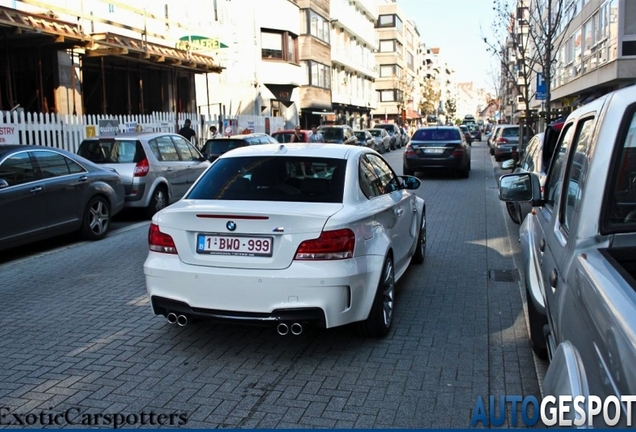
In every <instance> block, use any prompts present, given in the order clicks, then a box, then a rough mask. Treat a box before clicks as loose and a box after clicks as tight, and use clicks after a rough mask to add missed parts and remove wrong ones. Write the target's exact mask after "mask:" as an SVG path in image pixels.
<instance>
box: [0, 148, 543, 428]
mask: <svg viewBox="0 0 636 432" xmlns="http://www.w3.org/2000/svg"><path fill="white" fill-rule="evenodd" d="M400 155H401V151H398V152H392V153H390V154H388V155H386V157H387V159H388V160H389V161H390V162H391V163H392V164H393V165H394V166H395V167H396V170H398V172H400V171H399V169H400V168H399V167H401V159H400V158H401V156H400ZM493 167H494V165H493V162H492V161H491V157H490V156H489V155H488V153H487V148H486V146H485V144H484V143H476V144H475V145H474V146H473V156H472V168H473V169H472V172H471V176H470V178H469V179H468V180H463V179H458V178H456V177H455V176H452V175H446V174H441V175H434V176H425V177H423V178H422V180H423V187H422V188H421V189H420V191H419V192H418V193H419V194H420V195H421V196H423V197H424V198H425V199H426V201H427V216H428V250H427V261H426V263H425V264H424V265H423V266H419V267H413V268H411V269H410V270H409V271H408V272H407V273H406V275H405V276H404V277H403V279H402V280H401V281H400V282H399V284H398V288H399V292H398V297H397V304H396V316H395V322H394V327H393V330H392V332H391V333H390V334H389V336H388V337H386V338H385V339H381V340H378V339H371V338H364V337H361V336H358V335H357V334H356V332H355V331H354V330H353V329H351V328H349V327H344V328H339V329H333V330H328V331H325V330H310V331H307V332H305V333H303V335H301V336H299V337H293V336H289V337H281V336H279V335H278V334H277V333H276V332H275V331H274V329H271V328H259V327H243V326H236V325H226V324H215V323H205V322H203V323H201V322H197V323H195V324H193V325H190V326H188V327H185V328H180V327H176V326H170V325H168V324H167V323H166V321H165V319H162V318H160V317H155V316H153V315H152V314H151V311H150V307H149V305H148V301H147V298H146V294H145V286H144V279H143V271H142V264H143V261H144V259H145V257H146V248H147V246H146V235H147V227H145V226H144V227H138V228H135V229H131V230H129V231H127V232H119V233H114V234H113V235H112V236H110V237H108V238H107V239H105V240H103V241H101V242H97V243H82V244H79V245H71V246H70V247H67V248H65V249H64V250H60V251H53V252H51V253H47V254H44V255H42V256H35V257H30V258H27V259H20V260H16V261H10V262H8V263H5V264H3V265H1V266H0V280H1V281H2V282H1V285H0V298H1V299H2V312H1V314H0V409H2V412H0V415H2V414H4V415H5V417H3V418H2V419H3V422H5V423H7V422H10V421H14V422H15V421H16V419H15V417H12V416H11V413H17V414H20V415H23V417H21V418H22V420H25V419H26V417H24V416H26V414H29V413H30V414H31V417H30V418H31V419H33V418H34V417H33V415H35V414H37V415H39V412H40V411H42V410H45V412H46V413H52V414H56V413H61V412H65V411H66V410H68V409H71V413H72V415H71V417H73V416H74V415H76V414H78V413H79V414H86V413H93V414H108V413H124V414H135V415H138V416H139V415H140V414H141V413H142V412H144V413H149V412H154V413H155V414H160V413H161V414H167V415H169V414H171V413H174V414H179V413H185V414H187V423H186V425H185V426H186V427H198V428H215V427H232V428H235V427H240V428H283V427H285V428H291V427H294V428H297V427H322V428H396V427H399V428H429V427H435V428H448V427H464V428H465V427H469V426H470V420H471V416H472V410H473V408H474V406H475V402H476V399H477V397H478V396H483V397H484V398H486V397H487V396H488V395H491V394H492V395H504V394H520V395H524V396H527V395H535V396H537V397H539V395H540V392H539V383H538V380H537V373H536V372H535V365H534V361H533V356H532V352H531V349H530V346H529V343H528V341H527V331H526V323H525V319H524V314H523V300H522V297H521V294H520V290H519V286H518V284H517V283H516V282H506V281H497V280H495V279H494V278H493V277H491V276H495V275H497V276H502V275H503V276H507V273H506V272H495V271H498V270H513V269H514V268H515V264H514V261H513V249H512V248H511V243H510V241H509V235H508V229H509V228H510V227H512V228H513V229H516V227H514V226H512V225H510V224H509V223H508V220H507V215H504V213H503V211H502V209H503V207H502V205H501V203H500V202H499V201H498V199H497V194H496V192H497V191H496V188H495V186H496V182H495V178H494V172H493ZM504 216H505V217H504ZM515 236H516V233H512V234H511V237H512V238H514V237H515ZM500 279H501V278H500ZM18 417H19V416H18ZM73 418H74V419H75V420H76V421H77V420H78V419H81V418H82V417H81V416H79V417H73ZM94 418H95V417H94ZM131 419H134V418H133V417H131ZM165 419H166V418H164V420H165ZM44 420H46V418H45V419H44ZM102 420H103V419H102ZM173 420H175V421H176V423H174V424H173V426H178V425H179V423H178V422H179V420H178V418H177V417H174V418H173ZM60 422H61V425H62V426H66V423H65V420H64V421H60ZM135 426H136V425H128V426H127V427H135ZM0 427H1V426H0Z"/></svg>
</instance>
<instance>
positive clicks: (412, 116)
mask: <svg viewBox="0 0 636 432" xmlns="http://www.w3.org/2000/svg"><path fill="white" fill-rule="evenodd" d="M406 118H407V119H409V120H416V119H419V118H422V116H421V115H420V113H418V112H417V111H415V110H411V109H410V110H407V111H406Z"/></svg>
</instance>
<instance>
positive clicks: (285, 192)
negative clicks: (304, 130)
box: [144, 144, 426, 336]
mask: <svg viewBox="0 0 636 432" xmlns="http://www.w3.org/2000/svg"><path fill="white" fill-rule="evenodd" d="M280 146H281V144H277V145H264V146H259V147H258V148H256V147H243V148H240V149H237V150H235V151H232V152H229V153H226V154H224V155H222V156H221V157H220V158H219V159H218V160H217V161H216V162H215V163H214V164H213V165H212V166H211V167H210V169H209V170H208V171H206V172H205V174H203V175H202V176H201V178H200V179H199V180H198V181H197V183H196V184H195V185H194V187H193V188H192V189H191V190H190V191H189V192H188V195H187V196H186V197H184V199H183V200H181V201H180V202H178V203H176V204H174V205H172V206H170V207H168V208H166V209H164V210H163V211H161V212H160V213H158V214H157V215H155V217H154V218H153V221H152V224H151V225H150V230H149V237H148V239H149V249H150V251H149V253H148V258H147V259H146V262H145V264H144V273H145V277H146V287H147V290H148V295H149V299H150V304H151V305H152V309H153V311H154V313H155V314H157V315H163V316H165V317H166V318H167V319H168V322H170V323H177V324H178V325H186V324H187V323H188V322H189V320H190V319H191V318H192V317H200V318H210V319H223V320H236V321H238V322H241V323H244V322H251V323H261V324H270V325H274V326H276V328H277V330H278V333H279V334H281V335H285V334H288V333H291V334H300V333H301V332H302V331H303V328H304V327H305V326H306V325H310V324H314V325H317V326H319V327H325V328H331V327H337V326H341V325H345V324H349V323H354V322H359V323H360V324H359V325H360V328H361V330H362V331H363V332H364V333H365V334H368V335H371V336H384V335H386V334H387V333H388V332H389V330H390V328H391V325H392V323H393V311H394V304H395V303H394V302H395V284H396V282H397V280H398V279H399V278H400V277H401V276H402V275H403V274H404V271H405V270H406V268H407V267H408V266H409V264H410V263H411V262H413V263H415V264H420V263H422V262H423V261H424V255H425V249H426V216H425V215H426V208H425V204H424V201H423V200H422V199H421V198H419V197H418V196H417V195H416V194H415V193H414V192H413V190H414V189H417V188H418V187H419V186H420V181H419V180H418V179H417V178H415V177H409V176H397V175H396V174H395V173H394V172H393V170H392V168H391V166H390V165H389V164H388V163H387V162H386V161H385V160H384V159H383V158H382V157H381V156H380V155H379V154H378V153H377V152H375V151H373V150H371V149H369V148H366V147H361V146H342V145H330V144H325V145H321V146H307V145H299V144H285V145H284V148H282V149H281V147H280ZM298 164H306V165H308V168H309V169H310V170H311V171H312V172H314V173H315V174H314V175H313V176H311V177H305V176H299V175H298V172H297V171H296V169H295V167H296V166H297V165H298ZM195 203H196V205H195ZM396 215H398V216H396ZM195 276H196V277H195ZM237 280H240V283H236V281H237Z"/></svg>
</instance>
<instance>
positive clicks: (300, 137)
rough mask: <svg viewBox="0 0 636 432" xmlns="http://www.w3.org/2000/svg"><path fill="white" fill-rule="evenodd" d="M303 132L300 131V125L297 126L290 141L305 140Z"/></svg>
mask: <svg viewBox="0 0 636 432" xmlns="http://www.w3.org/2000/svg"><path fill="white" fill-rule="evenodd" d="M304 141H305V139H304V138H303V134H301V133H300V126H296V128H295V129H294V134H293V135H292V136H291V138H290V140H289V142H304Z"/></svg>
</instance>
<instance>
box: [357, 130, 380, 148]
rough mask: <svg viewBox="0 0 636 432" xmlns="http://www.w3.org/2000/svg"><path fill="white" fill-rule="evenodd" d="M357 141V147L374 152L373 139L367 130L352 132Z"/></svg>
mask: <svg viewBox="0 0 636 432" xmlns="http://www.w3.org/2000/svg"><path fill="white" fill-rule="evenodd" d="M353 133H354V135H355V136H356V138H357V139H358V145H360V146H365V147H369V148H372V149H374V150H375V138H373V135H371V133H370V132H369V131H367V130H357V131H355V132H353Z"/></svg>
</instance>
